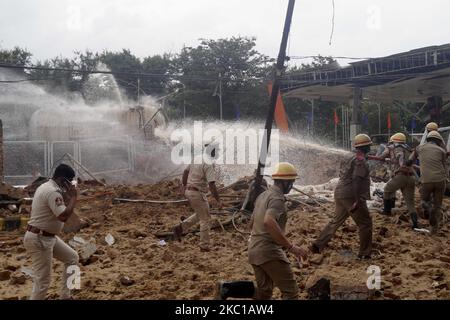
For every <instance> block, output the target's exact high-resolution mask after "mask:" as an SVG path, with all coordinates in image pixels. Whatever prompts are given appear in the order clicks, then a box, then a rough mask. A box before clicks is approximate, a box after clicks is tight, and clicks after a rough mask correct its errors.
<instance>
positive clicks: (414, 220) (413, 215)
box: [409, 212, 420, 229]
mask: <svg viewBox="0 0 450 320" xmlns="http://www.w3.org/2000/svg"><path fill="white" fill-rule="evenodd" d="M409 216H410V217H411V221H412V228H413V229H418V228H420V227H419V221H418V217H417V213H415V212H411V213H410V214H409Z"/></svg>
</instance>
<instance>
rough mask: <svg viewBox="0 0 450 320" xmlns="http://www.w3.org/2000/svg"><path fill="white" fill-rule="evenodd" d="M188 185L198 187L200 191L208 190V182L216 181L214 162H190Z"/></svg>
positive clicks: (205, 191)
mask: <svg viewBox="0 0 450 320" xmlns="http://www.w3.org/2000/svg"><path fill="white" fill-rule="evenodd" d="M188 169H189V175H188V180H187V186H188V187H189V186H191V187H194V188H197V189H198V190H199V191H200V192H203V193H207V192H208V183H209V182H214V181H216V172H215V170H214V164H207V163H202V164H190V165H189V166H188Z"/></svg>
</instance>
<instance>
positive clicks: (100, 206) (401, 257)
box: [0, 180, 450, 299]
mask: <svg viewBox="0 0 450 320" xmlns="http://www.w3.org/2000/svg"><path fill="white" fill-rule="evenodd" d="M235 189H236V190H232V189H228V190H226V191H225V194H226V197H224V199H226V200H227V202H228V206H232V205H234V204H236V203H239V202H240V201H242V197H243V196H244V195H245V189H243V188H235ZM323 189H326V188H323ZM79 190H80V197H79V203H78V206H77V210H76V211H77V214H78V215H79V216H80V217H82V218H83V219H84V220H86V221H87V222H88V227H86V228H83V229H81V230H80V231H79V232H77V233H76V234H75V233H69V234H64V235H63V236H62V237H63V238H64V239H65V240H66V241H69V240H70V239H72V238H73V237H74V236H75V235H76V236H78V237H82V238H83V239H85V240H86V241H95V244H96V246H97V251H96V252H95V254H94V255H93V256H92V257H91V258H89V259H88V260H87V261H85V262H84V264H85V265H82V266H81V270H82V278H81V289H80V290H78V291H76V292H75V298H76V299H212V298H213V294H214V285H215V283H216V281H218V280H223V279H227V280H238V279H239V280H245V279H248V280H252V279H254V276H253V271H252V268H251V266H250V265H249V264H248V263H247V237H246V236H244V235H242V234H240V233H238V232H237V231H236V230H235V229H234V228H233V227H232V226H231V225H226V226H225V231H224V230H222V229H221V228H218V229H214V230H213V231H211V238H212V241H213V243H214V249H213V250H212V251H211V252H201V251H200V250H199V248H198V235H197V234H196V233H190V234H188V235H187V236H186V237H184V238H183V240H182V242H172V241H167V242H166V244H164V243H161V242H160V241H161V238H158V237H156V236H155V234H158V233H162V232H166V231H170V230H171V228H172V227H173V226H174V225H175V224H176V223H178V222H179V221H180V218H181V217H182V216H188V215H189V214H191V213H192V210H191V209H190V207H189V206H188V205H187V204H186V203H176V204H148V203H116V202H115V201H113V199H114V198H117V197H119V198H130V199H153V200H179V199H183V197H182V195H181V194H180V193H179V191H178V182H177V181H175V180H174V181H166V182H162V183H159V184H156V185H138V186H124V185H115V186H107V187H103V186H96V185H86V184H82V185H80V188H79ZM325 198H326V197H325ZM417 198H418V197H417ZM308 203H311V202H308ZM417 205H418V206H419V203H417ZM333 207H334V206H333V203H332V199H329V200H328V202H322V203H321V206H318V205H317V204H314V203H313V204H304V205H300V206H299V207H297V208H296V209H295V210H293V211H291V212H290V213H289V216H290V218H289V221H288V225H287V235H288V237H289V238H290V239H292V240H293V241H294V243H296V244H300V245H307V244H308V243H309V242H310V241H312V240H313V239H314V238H315V237H317V236H318V234H319V233H320V231H321V229H322V228H323V226H324V225H325V224H326V223H327V222H328V221H329V219H330V215H332V213H333V210H334V208H333ZM449 207H450V201H449V200H448V199H445V205H444V209H445V210H446V211H447V210H448V208H449ZM402 209H404V207H403V206H402V207H401V208H400V211H402ZM372 216H373V220H374V229H373V235H374V248H375V249H376V250H377V251H378V253H379V255H378V257H376V258H374V259H373V260H372V261H370V262H367V261H364V262H361V261H357V260H356V259H355V257H354V253H356V252H357V249H358V240H357V239H358V231H357V228H356V226H355V225H354V223H353V221H351V220H350V219H349V220H348V221H347V222H346V224H345V225H344V226H343V228H341V229H340V230H339V231H338V232H337V233H336V236H335V238H334V239H333V240H332V241H331V243H330V246H329V247H328V249H326V250H325V251H324V253H323V254H320V255H313V256H311V257H310V259H309V260H308V261H306V262H304V263H303V266H302V267H301V268H300V267H299V265H298V264H297V262H296V261H295V259H293V258H292V257H291V258H292V259H291V260H292V264H293V267H294V272H295V275H296V278H297V281H298V284H299V287H300V288H301V294H300V297H301V298H303V299H306V298H307V288H308V287H310V286H311V285H313V284H314V283H315V282H316V281H317V279H319V278H321V277H325V278H328V279H330V280H331V283H332V284H333V285H344V286H350V287H352V286H361V285H365V282H366V280H367V277H368V276H369V274H367V273H366V271H367V268H368V267H369V266H370V265H377V266H379V267H380V268H381V276H382V283H381V289H380V290H379V291H378V292H377V293H376V295H375V297H374V298H375V299H450V271H449V270H450V269H449V267H450V249H449V244H450V241H449V237H448V231H449V228H448V225H447V224H446V225H444V227H443V229H442V233H440V234H439V235H437V236H433V237H431V236H429V235H427V234H423V233H418V232H415V231H413V230H411V229H410V224H409V222H408V221H403V220H402V219H393V218H391V217H385V216H380V215H379V214H377V213H375V212H372ZM214 218H215V219H220V220H221V221H222V222H224V221H227V219H228V218H229V215H214ZM420 222H421V223H423V224H424V225H425V226H427V222H426V221H424V220H421V221H420ZM240 227H241V229H243V228H244V226H243V225H240ZM108 234H111V235H112V237H113V238H114V240H115V243H114V244H113V245H108V244H107V243H106V241H105V237H106V236H107V235H108ZM22 237H23V231H20V232H19V231H15V232H1V233H0V261H1V262H0V298H1V299H25V298H26V297H27V296H28V295H29V293H30V291H31V286H32V281H31V279H30V277H29V276H27V275H25V274H24V273H23V272H22V268H28V269H29V268H31V261H30V259H29V257H28V255H27V254H26V252H25V249H24V247H23V245H22ZM26 270H27V269H25V271H26ZM61 271H62V264H61V263H59V262H56V260H55V264H54V273H53V281H52V285H51V288H50V290H49V296H50V298H57V297H58V292H59V290H58V289H59V280H60V278H61ZM124 279H125V280H124ZM275 297H277V298H279V297H280V294H279V292H278V290H276V291H275Z"/></svg>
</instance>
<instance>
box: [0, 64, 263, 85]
mask: <svg viewBox="0 0 450 320" xmlns="http://www.w3.org/2000/svg"><path fill="white" fill-rule="evenodd" d="M0 68H9V69H21V70H39V71H56V72H69V73H76V74H111V75H119V76H131V77H136V78H167V79H176V80H185V81H217V77H216V76H214V77H207V76H195V75H180V74H169V73H141V72H124V71H105V70H80V69H71V68H52V67H41V66H25V65H15V64H7V63H1V62H0ZM222 80H225V81H227V82H242V81H245V82H252V81H257V82H260V81H264V80H267V79H265V78H258V77H254V78H243V77H236V76H233V77H227V78H224V77H222Z"/></svg>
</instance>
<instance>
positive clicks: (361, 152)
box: [310, 134, 372, 259]
mask: <svg viewBox="0 0 450 320" xmlns="http://www.w3.org/2000/svg"><path fill="white" fill-rule="evenodd" d="M371 144H372V141H371V140H370V137H369V136H367V135H365V134H358V135H356V136H355V139H354V147H355V150H354V155H352V156H350V157H349V158H348V159H347V161H345V163H344V164H343V166H342V168H341V172H340V177H339V182H338V184H337V186H336V189H335V190H334V201H335V203H336V213H335V216H334V217H333V219H332V220H331V221H330V223H328V225H327V226H326V227H325V229H323V231H322V232H321V234H320V236H319V238H317V239H316V241H314V242H313V243H312V245H311V248H310V249H311V251H312V252H314V253H319V252H320V251H321V250H322V249H323V248H324V247H325V246H326V245H327V243H328V242H329V241H330V240H331V238H332V237H333V235H334V234H335V232H336V231H337V229H338V228H339V227H340V226H341V225H342V224H343V223H344V222H345V220H346V219H347V218H348V216H349V215H350V216H351V217H352V218H353V220H354V221H355V223H356V225H357V226H358V229H359V254H358V257H359V258H360V259H370V257H371V253H372V218H371V217H370V214H369V209H368V208H367V204H366V200H369V199H370V176H369V166H368V164H367V161H366V159H367V154H368V153H369V151H370V145H371Z"/></svg>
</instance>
